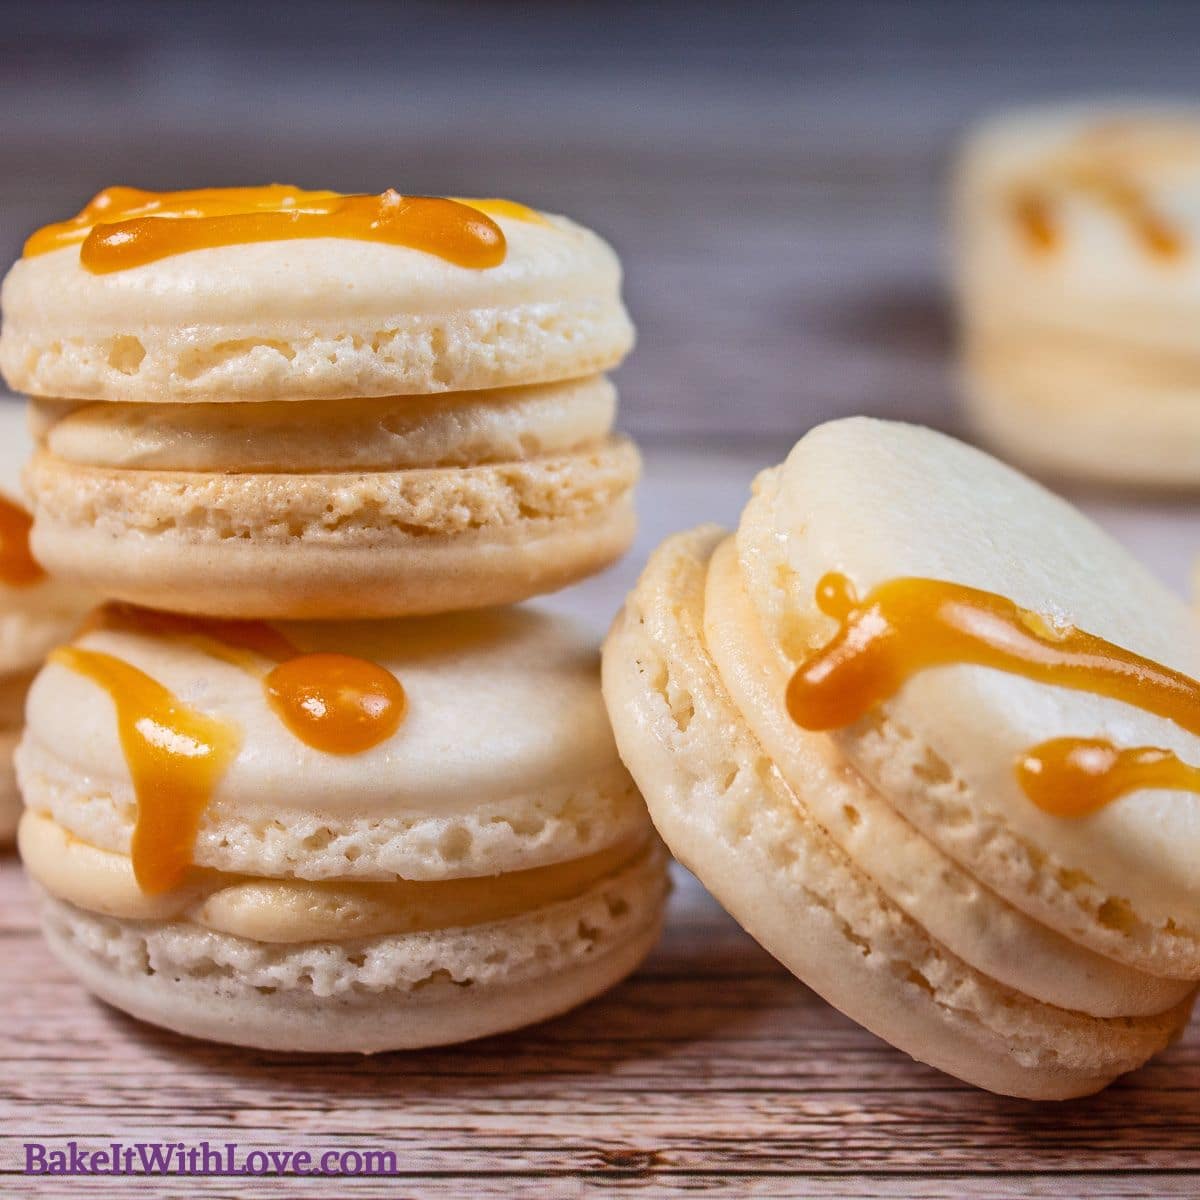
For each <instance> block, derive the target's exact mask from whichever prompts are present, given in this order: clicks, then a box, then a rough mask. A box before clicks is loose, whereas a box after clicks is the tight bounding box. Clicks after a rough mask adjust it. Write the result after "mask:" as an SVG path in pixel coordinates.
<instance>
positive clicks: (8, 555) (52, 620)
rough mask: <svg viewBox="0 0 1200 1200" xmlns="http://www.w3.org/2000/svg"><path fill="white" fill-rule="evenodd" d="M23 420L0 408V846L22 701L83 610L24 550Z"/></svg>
mask: <svg viewBox="0 0 1200 1200" xmlns="http://www.w3.org/2000/svg"><path fill="white" fill-rule="evenodd" d="M25 425H26V422H25V412H24V409H23V408H21V407H20V406H18V405H16V404H14V403H11V402H3V401H0V845H8V844H10V843H11V841H12V838H13V834H14V833H16V829H17V819H18V818H19V817H20V815H21V796H20V793H19V792H18V790H17V780H16V776H15V775H14V773H13V767H12V761H13V752H14V751H15V749H16V747H17V742H18V741H19V740H20V737H21V725H22V723H23V721H24V712H25V694H26V692H28V690H29V685H30V683H31V682H32V681H33V676H34V674H35V673H36V671H37V669H38V667H40V666H41V664H42V660H43V659H44V658H45V657H46V654H47V653H48V652H49V651H50V650H51V649H52V648H53V647H54V646H57V645H58V644H59V643H60V642H63V641H66V640H67V639H68V638H69V637H70V636H71V634H72V633H73V632H74V631H75V629H76V628H77V627H78V625H79V621H80V620H81V618H82V616H83V614H84V612H85V611H86V610H87V607H88V600H87V597H86V595H85V594H81V593H80V592H79V590H78V589H77V588H71V587H68V586H66V585H65V584H63V583H62V582H61V581H59V580H55V579H51V578H50V577H49V576H48V575H47V574H46V572H45V571H44V570H43V569H42V567H41V566H40V565H39V564H38V562H37V561H36V560H35V559H34V557H33V555H32V554H31V553H30V549H29V526H30V517H29V514H28V513H27V512H26V511H25V509H24V507H23V506H22V504H21V503H20V500H19V499H18V497H19V495H20V490H21V487H20V474H21V462H22V460H23V459H24V457H25V454H26V452H27V451H26V447H27V445H28V442H29V436H28V433H27V432H26V428H25Z"/></svg>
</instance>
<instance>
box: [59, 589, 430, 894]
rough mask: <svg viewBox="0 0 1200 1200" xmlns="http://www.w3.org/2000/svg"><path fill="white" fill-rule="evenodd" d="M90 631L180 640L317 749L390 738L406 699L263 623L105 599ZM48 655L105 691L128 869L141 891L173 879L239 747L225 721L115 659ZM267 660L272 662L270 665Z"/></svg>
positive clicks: (373, 676)
mask: <svg viewBox="0 0 1200 1200" xmlns="http://www.w3.org/2000/svg"><path fill="white" fill-rule="evenodd" d="M98 629H111V630H117V631H122V630H123V631H127V632H137V633H149V634H153V635H158V636H165V637H178V638H182V639H185V640H188V641H190V642H193V643H194V644H196V645H197V646H199V647H200V648H201V649H202V650H203V651H204V652H205V653H208V654H212V655H214V656H215V657H217V658H220V659H222V660H223V661H225V662H228V663H231V664H232V665H233V666H235V667H238V668H240V669H242V670H244V671H248V672H249V673H250V674H252V675H255V676H258V677H260V678H261V679H262V682H263V691H264V693H265V695H266V698H267V703H268V704H269V705H270V706H271V708H272V710H273V711H274V712H275V713H276V715H277V716H278V717H279V718H280V720H281V721H282V722H283V723H284V725H286V726H287V728H288V729H289V730H290V731H291V732H292V733H293V734H294V735H295V736H296V737H298V738H299V739H300V740H301V741H302V742H304V743H305V744H306V745H308V746H311V747H313V749H315V750H320V751H322V752H323V753H325V754H360V753H362V752H363V751H365V750H369V749H370V748H371V747H372V746H376V745H378V744H379V743H380V742H382V741H384V740H385V739H387V738H389V737H391V736H392V734H393V733H395V732H396V730H397V729H398V728H399V727H400V724H401V722H402V721H403V720H404V717H405V713H406V711H407V706H408V701H407V697H406V696H405V692H404V688H403V686H402V685H401V683H400V681H399V680H398V679H397V678H396V677H395V676H394V675H393V674H392V673H391V672H390V671H388V670H387V669H386V668H385V667H382V666H380V665H379V664H377V663H373V662H369V661H367V660H366V659H362V658H354V657H351V656H350V655H345V654H303V653H301V652H300V651H299V650H298V649H297V647H296V646H295V645H293V643H292V642H291V641H290V640H289V639H288V638H287V637H285V636H284V634H282V633H281V632H280V631H279V630H277V629H275V628H274V626H272V625H269V624H267V622H265V621H232V620H216V619H210V618H205V617H191V616H182V615H180V614H177V613H167V612H159V611H157V610H154V609H146V608H138V607H136V606H135V605H131V604H119V603H109V604H105V605H102V606H101V607H100V608H98V609H96V610H95V612H93V613H92V614H91V615H90V616H89V617H88V618H87V620H86V621H85V622H84V624H83V627H82V629H81V630H80V634H81V635H82V634H84V633H88V632H91V631H94V630H98ZM51 659H52V660H53V661H54V662H57V663H60V664H62V665H63V666H66V667H69V668H70V669H72V670H74V671H76V672H78V673H79V674H81V675H84V676H86V677H87V678H88V679H91V680H93V681H94V682H95V683H97V684H99V685H100V686H101V687H102V688H104V690H105V691H107V692H108V694H109V696H110V697H111V699H112V701H113V704H114V706H115V707H116V712H117V728H118V732H119V734H120V738H121V748H122V751H123V752H124V754H125V761H126V762H127V763H128V765H129V772H130V775H131V776H132V777H133V786H134V794H135V795H136V797H137V820H136V824H135V825H134V832H133V844H132V855H133V872H134V877H135V878H136V879H137V881H138V886H139V887H141V889H142V890H143V891H144V892H147V893H149V894H154V893H159V892H164V891H167V890H169V889H170V888H172V887H175V886H176V885H177V884H179V883H180V882H182V879H183V876H184V874H185V873H186V871H187V868H188V867H189V866H190V865H191V861H192V851H193V847H194V845H195V840H196V831H197V830H198V829H199V827H200V819H201V817H202V816H203V814H204V810H205V808H206V807H207V805H208V801H209V798H210V797H211V795H212V791H213V788H214V787H215V786H216V784H217V782H218V781H219V780H220V777H221V775H222V774H223V773H224V771H225V769H226V767H227V766H228V765H229V764H230V763H231V762H232V761H233V759H234V757H235V756H236V754H237V749H238V736H237V734H236V732H235V731H234V730H233V728H232V727H231V726H229V725H226V724H225V723H223V722H221V721H219V720H217V719H216V718H214V717H209V716H206V715H204V714H203V713H199V712H196V711H194V710H193V709H190V708H188V707H187V706H186V705H184V704H183V703H181V702H180V701H179V700H178V699H177V698H176V697H175V696H174V695H172V693H171V692H170V691H168V690H167V689H166V688H165V687H163V686H162V684H160V683H157V682H156V681H155V680H153V679H151V678H150V677H149V676H148V675H146V674H145V673H144V672H142V671H140V670H138V669H137V668H136V667H134V666H132V665H131V664H129V663H126V662H124V661H123V660H122V659H120V658H117V657H115V656H114V655H111V654H104V653H101V652H99V651H95V650H85V649H82V648H80V647H77V646H64V647H61V648H60V649H58V650H55V651H54V652H53V654H52V655H51ZM271 664H273V665H271Z"/></svg>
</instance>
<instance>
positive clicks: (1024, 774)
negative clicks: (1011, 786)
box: [1017, 737, 1200, 817]
mask: <svg viewBox="0 0 1200 1200" xmlns="http://www.w3.org/2000/svg"><path fill="white" fill-rule="evenodd" d="M1017 779H1018V780H1019V781H1020V784H1021V787H1022V789H1023V790H1024V792H1025V795H1027V796H1028V797H1029V798H1030V799H1031V800H1032V801H1033V802H1034V804H1036V805H1037V806H1038V808H1040V809H1042V810H1044V811H1045V812H1048V813H1051V814H1053V815H1054V816H1056V817H1086V816H1090V815H1091V814H1092V813H1094V812H1097V811H1099V810H1100V809H1101V808H1103V807H1104V806H1105V805H1107V804H1111V803H1112V802H1113V801H1114V800H1117V799H1119V798H1120V797H1121V796H1124V795H1126V794H1127V793H1129V792H1135V791H1139V790H1140V789H1142V788H1170V789H1172V790H1175V791H1181V792H1200V767H1193V766H1190V765H1189V764H1188V763H1185V762H1184V761H1183V760H1182V759H1180V757H1179V756H1178V755H1177V754H1175V753H1174V752H1173V751H1171V750H1163V749H1162V748H1160V747H1158V746H1135V747H1134V748H1133V749H1130V750H1121V749H1118V748H1117V747H1116V746H1114V745H1113V744H1112V742H1109V741H1105V740H1104V739H1103V738H1071V737H1066V738H1052V739H1051V740H1050V741H1048V742H1042V743H1040V744H1039V745H1037V746H1034V748H1033V749H1032V750H1030V751H1029V753H1028V754H1026V755H1024V756H1023V757H1022V758H1021V760H1020V762H1018V763H1017Z"/></svg>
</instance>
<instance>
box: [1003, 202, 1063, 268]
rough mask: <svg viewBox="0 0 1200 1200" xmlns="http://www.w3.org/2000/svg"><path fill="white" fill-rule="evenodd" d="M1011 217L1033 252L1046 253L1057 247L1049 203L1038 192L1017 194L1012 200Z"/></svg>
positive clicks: (1056, 229) (1057, 231)
mask: <svg viewBox="0 0 1200 1200" xmlns="http://www.w3.org/2000/svg"><path fill="white" fill-rule="evenodd" d="M1012 215H1013V220H1014V221H1016V223H1017V227H1018V228H1019V229H1020V231H1021V233H1022V235H1023V236H1024V238H1025V241H1026V242H1027V243H1028V244H1029V245H1030V246H1031V247H1032V248H1033V249H1034V250H1038V251H1041V252H1043V253H1046V252H1048V251H1050V250H1053V249H1055V248H1056V247H1057V246H1058V241H1059V228H1058V225H1057V224H1056V223H1055V221H1054V214H1053V211H1052V209H1051V205H1050V201H1049V200H1047V199H1046V197H1045V196H1043V195H1042V194H1041V193H1040V192H1034V191H1024V192H1018V193H1017V195H1015V196H1014V197H1013V199H1012Z"/></svg>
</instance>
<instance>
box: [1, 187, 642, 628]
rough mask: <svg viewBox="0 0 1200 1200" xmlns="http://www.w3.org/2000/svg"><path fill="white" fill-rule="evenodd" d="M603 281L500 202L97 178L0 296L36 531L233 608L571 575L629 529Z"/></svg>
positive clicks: (616, 306)
mask: <svg viewBox="0 0 1200 1200" xmlns="http://www.w3.org/2000/svg"><path fill="white" fill-rule="evenodd" d="M620 282H621V271H620V266H619V263H618V261H617V258H616V256H615V254H614V253H613V251H612V250H611V249H610V248H609V247H608V246H607V245H606V244H605V243H604V242H603V241H602V240H601V239H600V238H599V237H597V236H596V235H595V234H593V233H591V232H590V231H588V230H586V229H583V228H582V227H581V226H578V225H576V224H574V223H573V222H571V221H569V220H567V219H566V218H565V217H558V216H553V215H550V214H544V213H540V212H537V211H535V210H533V209H529V208H526V207H525V206H523V205H518V204H515V203H512V202H509V201H454V200H449V199H444V198H435V197H401V196H398V195H396V194H395V193H384V194H383V195H382V196H379V197H353V196H350V197H346V196H337V195H336V194H334V193H315V192H300V191H298V190H297V189H292V188H283V187H271V188H258V189H253V188H251V189H209V190H206V191H203V192H196V193H191V192H188V193H161V194H160V193H145V192H136V191H134V190H133V189H109V190H108V191H106V192H103V193H101V194H100V196H98V197H97V198H96V199H95V200H94V201H93V202H92V204H91V205H89V206H88V207H87V208H86V209H84V211H83V212H82V213H80V214H79V216H78V217H76V218H74V219H73V220H71V221H68V222H63V223H60V224H59V225H57V226H48V227H46V228H45V229H43V230H40V231H38V232H37V233H35V234H34V235H33V236H32V237H31V238H30V239H29V242H28V243H27V245H26V252H25V256H24V257H23V258H22V259H20V260H19V261H18V262H17V263H16V264H15V265H14V266H13V268H12V269H11V270H10V272H9V274H8V276H7V278H6V279H5V282H4V285H3V293H2V298H0V304H2V306H3V315H4V326H3V331H2V333H0V368H2V369H3V371H4V375H5V378H6V379H7V381H8V382H9V384H10V386H12V387H13V388H15V389H17V390H20V391H24V392H27V393H29V394H30V395H32V396H33V397H35V399H36V402H35V415H34V423H35V428H36V430H37V434H38V450H37V453H36V454H35V456H34V459H33V461H32V463H31V465H30V468H29V472H28V475H27V481H28V489H29V493H30V496H31V498H32V502H33V507H34V516H35V526H34V533H33V542H34V548H35V551H36V553H37V554H38V556H39V558H40V559H41V560H42V561H43V562H44V563H45V564H46V566H47V567H48V568H49V569H50V570H52V571H54V572H55V573H57V574H59V575H61V576H62V577H63V578H65V579H70V580H74V581H76V582H79V583H81V584H84V585H87V586H100V587H102V588H103V590H104V592H105V594H107V595H110V596H114V597H116V598H118V599H122V600H126V601H129V602H131V603H136V604H141V605H148V606H151V607H157V608H164V609H170V610H172V611H180V612H191V613H196V614H200V615H210V616H233V617H244V618H264V619H336V620H341V619H360V618H366V617H392V616H410V615H421V614H430V613H436V612H442V611H449V610H459V609H465V608H476V607H485V606H489V605H496V604H504V603H510V602H514V601H518V600H522V599H525V598H527V597H529V596H532V595H536V594H539V593H543V592H548V591H552V590H555V589H557V588H560V587H563V586H565V585H566V584H569V583H572V582H575V581H576V580H578V579H580V578H583V577H584V576H586V575H588V574H590V573H592V572H594V571H596V570H598V569H600V568H601V567H603V566H605V565H607V564H608V563H610V562H612V561H613V560H615V559H616V558H617V557H619V556H620V555H621V554H622V553H623V552H624V551H625V549H627V547H628V545H629V543H630V541H631V539H632V537H633V532H634V515H633V508H632V489H633V486H634V484H635V482H636V480H637V477H638V474H639V470H640V461H639V458H638V454H637V451H636V449H635V448H634V447H633V445H632V444H631V443H630V442H629V441H628V440H626V439H624V438H622V437H620V436H618V435H615V434H614V433H613V420H614V415H615V409H616V394H615V391H614V389H613V387H612V385H611V383H609V382H608V380H607V379H606V378H605V376H604V372H605V371H606V370H608V369H609V368H611V367H614V366H616V365H617V364H618V363H619V362H620V361H621V359H622V358H623V357H624V356H625V354H626V353H627V352H628V350H629V349H630V347H631V346H632V343H633V329H632V326H631V324H630V322H629V318H628V316H627V314H626V312H625V309H624V306H623V305H622V303H621V297H620Z"/></svg>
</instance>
